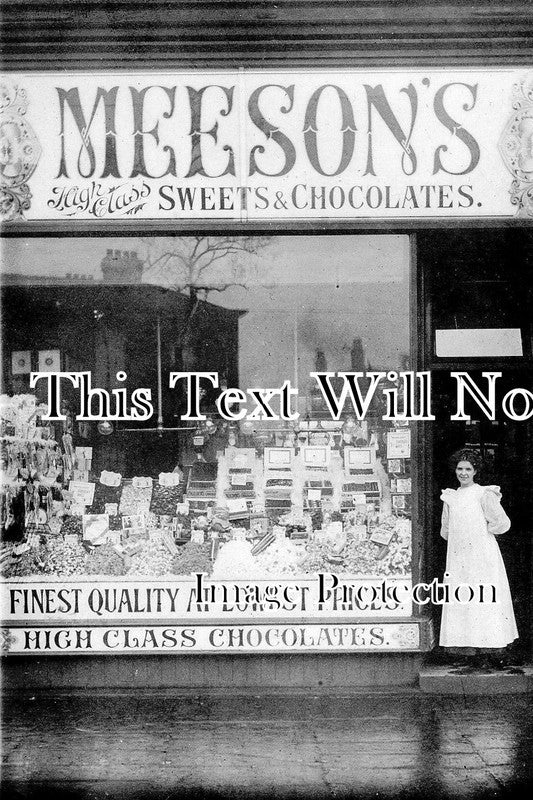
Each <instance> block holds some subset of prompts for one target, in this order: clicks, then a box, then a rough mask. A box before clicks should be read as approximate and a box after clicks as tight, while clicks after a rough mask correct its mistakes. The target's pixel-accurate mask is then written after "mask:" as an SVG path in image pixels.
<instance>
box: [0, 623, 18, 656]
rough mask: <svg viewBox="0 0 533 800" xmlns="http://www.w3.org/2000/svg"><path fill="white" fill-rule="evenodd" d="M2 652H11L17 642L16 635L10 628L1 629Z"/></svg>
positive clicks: (0, 649)
mask: <svg viewBox="0 0 533 800" xmlns="http://www.w3.org/2000/svg"><path fill="white" fill-rule="evenodd" d="M0 634H1V638H0V652H2V653H9V651H10V649H11V645H12V644H15V641H16V639H15V637H14V636H13V634H12V633H11V631H10V630H9V628H1V629H0Z"/></svg>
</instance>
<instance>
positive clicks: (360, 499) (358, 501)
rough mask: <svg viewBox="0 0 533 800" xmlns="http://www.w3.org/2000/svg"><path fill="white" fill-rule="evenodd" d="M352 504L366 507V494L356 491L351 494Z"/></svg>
mask: <svg viewBox="0 0 533 800" xmlns="http://www.w3.org/2000/svg"><path fill="white" fill-rule="evenodd" d="M353 504H354V506H364V507H365V509H366V495H365V494H364V492H356V493H355V494H354V496H353Z"/></svg>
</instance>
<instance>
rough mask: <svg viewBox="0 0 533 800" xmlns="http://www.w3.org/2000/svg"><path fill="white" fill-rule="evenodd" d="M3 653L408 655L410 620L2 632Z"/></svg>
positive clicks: (412, 643)
mask: <svg viewBox="0 0 533 800" xmlns="http://www.w3.org/2000/svg"><path fill="white" fill-rule="evenodd" d="M2 646H3V651H4V653H7V654H8V655H30V654H34V655H41V656H42V655H60V654H64V653H76V654H80V653H86V654H104V653H109V654H113V653H115V654H117V653H142V654H146V653H159V654H162V653H170V652H179V653H280V652H287V651H291V652H294V651H301V652H361V651H362V652H364V651H376V650H388V651H398V650H401V651H409V650H411V651H413V650H417V649H419V647H420V631H419V625H418V624H417V623H416V622H406V623H399V622H394V623H393V622H390V623H389V622H384V623H364V624H340V623H337V624H310V625H299V624H277V623H275V624H270V625H265V624H257V625H255V624H249V625H239V624H237V625H189V626H187V627H185V626H177V625H176V626H172V625H168V626H163V625H151V626H143V625H139V626H133V625H132V626H121V625H117V626H105V627H104V626H100V627H99V626H88V627H82V626H80V627H76V626H72V627H52V628H47V627H25V628H3V629H2Z"/></svg>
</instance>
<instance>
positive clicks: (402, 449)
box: [387, 428, 411, 459]
mask: <svg viewBox="0 0 533 800" xmlns="http://www.w3.org/2000/svg"><path fill="white" fill-rule="evenodd" d="M410 457H411V431H410V429H409V428H402V429H401V430H394V431H389V432H388V433H387V458H388V459H395V458H410Z"/></svg>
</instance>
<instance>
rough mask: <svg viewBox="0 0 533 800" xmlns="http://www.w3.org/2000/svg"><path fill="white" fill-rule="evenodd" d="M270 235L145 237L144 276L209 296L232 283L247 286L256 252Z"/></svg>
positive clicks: (252, 275)
mask: <svg viewBox="0 0 533 800" xmlns="http://www.w3.org/2000/svg"><path fill="white" fill-rule="evenodd" d="M270 238H271V237H269V236H172V237H163V238H157V239H150V238H145V239H143V240H142V241H143V243H144V245H145V249H146V256H145V259H144V270H143V277H144V279H145V280H146V279H148V280H149V281H150V282H154V283H159V284H162V285H164V286H167V287H169V288H172V289H175V290H177V291H180V292H184V293H187V294H189V296H190V297H191V298H193V299H194V300H196V299H197V298H198V299H203V300H206V299H207V297H208V295H209V294H210V293H211V292H224V291H225V290H226V289H229V288H230V287H231V286H240V287H242V288H244V289H246V288H248V285H249V283H250V280H253V279H254V278H255V277H256V275H257V269H258V267H257V264H256V262H255V259H254V256H257V255H258V253H259V252H260V250H262V249H263V248H264V247H265V246H266V245H267V243H268V242H269V241H270Z"/></svg>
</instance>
